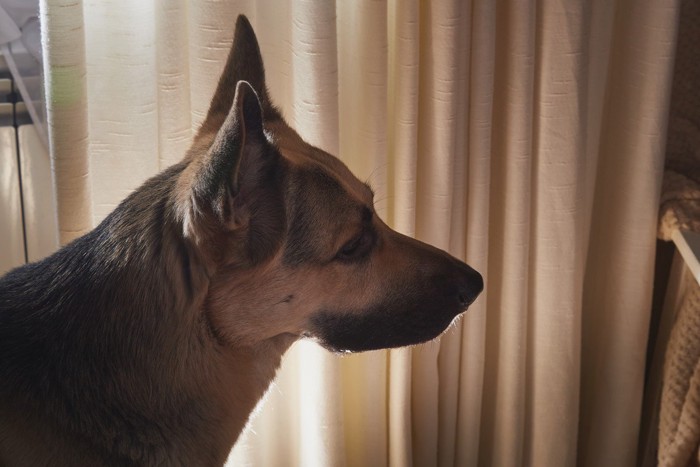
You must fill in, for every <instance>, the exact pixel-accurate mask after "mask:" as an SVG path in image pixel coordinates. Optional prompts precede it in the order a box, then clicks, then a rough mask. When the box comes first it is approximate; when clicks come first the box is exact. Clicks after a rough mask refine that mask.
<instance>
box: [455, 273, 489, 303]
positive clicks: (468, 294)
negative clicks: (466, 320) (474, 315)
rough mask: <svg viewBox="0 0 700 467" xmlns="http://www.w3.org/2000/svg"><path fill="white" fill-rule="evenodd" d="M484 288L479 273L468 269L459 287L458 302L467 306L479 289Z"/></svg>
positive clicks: (472, 301) (477, 294)
mask: <svg viewBox="0 0 700 467" xmlns="http://www.w3.org/2000/svg"><path fill="white" fill-rule="evenodd" d="M482 290H484V279H483V278H482V277H481V274H479V273H478V272H476V271H474V270H473V269H471V268H470V271H469V273H468V275H467V277H466V278H465V280H464V281H463V282H462V285H461V286H460V288H459V303H460V305H462V306H463V307H465V308H466V307H468V306H469V305H471V304H472V303H474V300H476V297H478V296H479V294H480V293H481V291H482Z"/></svg>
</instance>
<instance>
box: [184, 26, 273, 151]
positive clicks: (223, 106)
mask: <svg viewBox="0 0 700 467" xmlns="http://www.w3.org/2000/svg"><path fill="white" fill-rule="evenodd" d="M239 81H246V82H248V83H249V84H250V86H252V88H253V89H254V90H255V92H256V94H257V96H258V99H259V102H260V107H261V109H262V116H263V118H264V119H265V120H274V119H278V118H281V117H280V113H279V111H278V110H277V108H275V107H274V105H273V104H272V102H271V101H270V98H269V95H268V92H267V86H266V84H265V68H264V66H263V60H262V56H261V54H260V47H259V46H258V40H257V38H256V37H255V32H254V31H253V27H252V26H251V25H250V22H249V21H248V18H246V17H245V16H244V15H240V16H239V17H238V20H237V21H236V31H235V33H234V35H233V45H232V46H231V51H230V52H229V55H228V59H227V61H226V66H225V67H224V71H223V72H222V74H221V77H220V78H219V84H218V85H217V87H216V92H215V93H214V97H213V98H212V100H211V104H210V106H209V111H208V113H207V116H206V118H205V119H204V122H203V123H202V126H201V127H200V130H199V132H198V134H197V136H196V137H195V141H196V140H198V139H199V138H200V137H202V136H203V135H205V134H210V133H212V132H215V131H217V129H218V128H219V127H220V126H221V125H222V123H223V122H224V120H225V119H226V116H227V114H228V113H229V110H230V109H231V105H232V102H233V99H234V95H235V90H236V86H237V83H238V82H239Z"/></svg>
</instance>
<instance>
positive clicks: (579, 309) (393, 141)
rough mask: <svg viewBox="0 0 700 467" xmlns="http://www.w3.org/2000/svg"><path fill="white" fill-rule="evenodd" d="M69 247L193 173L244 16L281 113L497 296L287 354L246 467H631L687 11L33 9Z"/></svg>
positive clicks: (401, 226)
mask: <svg viewBox="0 0 700 467" xmlns="http://www.w3.org/2000/svg"><path fill="white" fill-rule="evenodd" d="M41 8H42V20H43V25H42V27H43V33H44V41H43V45H44V56H45V57H46V64H45V69H46V73H45V74H46V76H47V85H46V86H47V96H48V106H49V118H48V121H49V125H50V139H51V152H52V157H53V166H54V171H55V177H56V181H57V197H58V198H57V199H58V214H59V224H60V230H61V241H62V243H66V242H67V241H69V240H70V239H72V238H74V237H75V236H77V235H78V234H80V233H82V232H85V231H86V230H87V229H89V228H90V226H92V225H94V224H96V223H97V222H99V221H100V220H101V219H102V218H103V217H104V216H105V215H106V214H107V213H108V212H109V211H110V210H111V209H112V208H113V207H114V206H115V205H116V204H117V203H118V202H119V201H120V200H121V199H123V198H124V197H125V196H126V195H127V194H128V193H129V192H130V191H131V190H133V189H134V188H135V187H136V186H138V185H139V184H140V183H141V182H143V180H145V179H146V178H147V177H149V176H150V175H152V174H154V173H156V172H157V171H159V170H161V169H163V168H165V167H167V166H168V165H170V164H171V163H173V162H175V161H177V160H179V158H180V157H181V156H182V155H183V153H184V151H185V150H186V148H187V145H188V144H189V141H190V139H191V137H192V134H193V133H192V130H193V129H196V128H197V125H198V124H199V122H201V121H202V119H203V117H204V115H205V113H206V111H207V108H208V105H209V100H210V98H211V95H212V94H213V90H214V88H215V86H216V84H217V79H218V76H219V73H220V72H221V69H222V68H223V64H224V62H225V58H226V54H227V53H228V50H229V47H230V41H231V38H232V35H233V25H234V23H235V18H236V16H237V15H238V14H240V13H244V14H246V15H248V17H249V19H250V20H251V22H252V24H253V26H254V28H255V31H256V34H257V36H258V39H259V41H260V46H261V50H262V54H263V57H264V60H265V66H266V72H267V81H268V86H269V88H270V93H271V96H272V99H273V101H274V102H275V103H276V104H278V106H279V107H280V108H281V109H282V111H283V114H284V115H285V118H286V119H287V120H288V121H289V123H290V124H291V125H292V126H294V127H296V128H297V129H298V131H299V133H300V134H301V135H302V136H303V137H304V138H305V139H306V140H307V141H309V142H310V143H312V144H315V145H318V146H320V147H321V148H323V149H325V150H327V151H329V152H331V153H334V154H336V155H337V156H339V157H340V158H341V159H342V160H343V161H344V162H345V163H346V164H348V166H349V167H350V168H351V169H352V170H353V171H354V172H355V173H356V174H357V175H358V177H359V178H361V179H364V180H367V181H369V182H370V183H371V184H372V185H373V187H374V188H375V191H376V193H377V210H378V212H379V213H380V215H381V216H382V217H383V218H384V219H385V220H386V221H387V222H388V223H389V224H390V225H391V226H392V227H394V228H396V229H397V230H399V231H401V232H402V233H405V234H408V235H412V236H415V237H417V238H419V239H421V240H423V241H427V242H429V243H431V244H433V245H435V246H438V247H440V248H443V249H446V250H448V251H450V252H451V253H452V254H454V255H455V256H458V257H460V258H462V259H465V260H466V261H467V262H468V263H469V264H470V265H472V266H473V267H474V268H475V269H477V270H479V271H480V272H481V273H482V274H483V275H484V278H485V283H486V289H485V291H484V293H483V294H482V296H481V297H480V298H479V299H478V300H477V302H476V303H475V304H474V305H473V306H472V307H471V308H470V310H469V311H468V312H467V314H466V315H465V317H464V318H462V319H461V320H460V321H458V322H457V323H456V324H455V325H454V326H453V327H452V328H451V329H450V330H448V331H447V333H446V334H445V335H444V336H443V337H442V338H441V339H440V340H439V341H435V342H431V343H428V344H425V345H422V346H416V347H413V348H410V349H400V350H392V351H378V352H371V353H366V354H360V355H352V356H347V357H342V358H341V357H338V356H334V355H331V354H329V353H327V352H326V351H324V350H322V349H320V348H319V347H318V346H316V345H315V344H313V343H310V342H301V343H299V344H296V345H295V346H294V347H293V348H292V350H291V351H290V352H288V354H287V355H286V356H285V358H284V361H283V366H282V369H281V370H280V372H279V375H278V378H277V379H276V381H275V383H274V384H273V386H272V387H271V389H270V390H269V391H268V394H267V395H266V398H265V403H264V404H262V405H261V407H260V408H259V410H258V411H257V413H256V414H255V415H254V416H253V420H252V421H251V423H250V426H249V427H248V429H247V430H246V432H245V433H244V435H243V436H242V437H241V439H240V440H239V442H238V443H237V445H236V447H235V448H234V450H233V452H232V454H231V457H230V459H229V463H230V465H255V466H282V465H284V466H289V465H304V466H306V465H324V466H326V465H327V466H342V465H348V466H355V465H357V466H359V465H362V466H385V465H390V466H393V467H396V466H410V465H414V466H430V465H440V466H457V465H459V466H474V465H480V466H496V465H497V466H521V465H533V466H538V467H540V466H544V467H547V466H551V467H559V466H572V467H573V466H575V465H586V466H588V465H590V466H611V467H612V466H615V467H617V466H633V465H635V454H636V443H637V431H638V429H639V417H640V412H641V395H642V391H643V375H644V356H645V351H646V339H647V330H648V321H649V312H650V305H651V279H652V273H653V258H654V256H653V255H654V245H655V226H656V215H657V208H658V196H659V188H660V175H661V168H662V166H663V150H664V147H663V145H664V142H665V125H666V118H667V109H668V101H669V93H670V84H671V71H672V68H673V67H672V65H673V55H674V46H675V35H676V28H677V15H678V2H677V1H676V0H673V1H662V0H642V1H631V0H616V1H603V0H594V1H592V2H584V1H573V2H560V1H554V0H528V1H525V2H523V1H515V0H510V1H503V2H491V1H487V0H471V1H459V0H441V1H434V2H429V1H420V0H406V1H404V0H401V1H399V0H386V1H370V0H359V1H352V2H351V1H337V2H327V1H321V0H298V1H273V0H258V1H255V0H237V1H232V2H219V1H213V0H198V1H196V2H187V1H185V0H172V1H171V0H168V1H165V0H151V1H146V2H143V1H140V0H139V1H137V0H130V1H121V0H120V1H117V0H101V1H97V0H78V1H75V0H71V1H70V2H67V1H64V0H42V3H41Z"/></svg>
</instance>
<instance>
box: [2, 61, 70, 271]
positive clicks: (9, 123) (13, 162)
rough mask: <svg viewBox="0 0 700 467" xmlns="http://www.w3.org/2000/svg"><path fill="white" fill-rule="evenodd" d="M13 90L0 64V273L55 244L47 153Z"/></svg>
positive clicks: (39, 255)
mask: <svg viewBox="0 0 700 467" xmlns="http://www.w3.org/2000/svg"><path fill="white" fill-rule="evenodd" d="M0 60H2V59H1V58H0ZM19 95H20V94H19V92H17V90H16V88H15V84H14V82H13V80H12V78H11V77H10V75H9V73H5V72H3V70H2V63H0V274H3V273H5V272H7V271H8V270H10V269H12V268H13V267H16V266H19V265H21V264H24V263H25V262H27V261H36V260H38V259H41V258H43V257H45V256H46V255H48V254H50V253H52V252H53V251H55V250H56V249H57V248H58V228H57V222H56V209H55V195H54V188H53V180H52V175H51V161H50V159H49V153H48V151H47V149H46V147H45V144H44V142H43V141H42V138H41V136H40V133H39V132H37V130H36V127H35V126H34V125H33V124H32V123H31V119H30V118H29V112H28V111H27V108H26V106H25V104H24V102H22V101H21V99H20V97H19Z"/></svg>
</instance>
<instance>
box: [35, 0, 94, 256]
mask: <svg viewBox="0 0 700 467" xmlns="http://www.w3.org/2000/svg"><path fill="white" fill-rule="evenodd" d="M40 7H41V28H42V47H43V48H44V50H45V51H46V52H45V53H44V76H45V89H46V104H47V106H48V109H49V111H48V112H47V116H46V120H47V124H48V129H49V138H50V140H51V151H52V155H53V157H52V159H51V163H52V170H53V172H54V180H55V183H56V203H57V209H58V213H57V215H58V230H59V241H60V243H61V244H62V245H63V244H66V243H68V242H70V241H71V240H73V239H75V238H77V237H79V236H81V235H82V234H84V233H86V232H88V231H89V230H90V229H91V228H92V226H93V219H92V212H93V198H92V190H91V188H92V186H91V183H90V181H91V172H90V159H89V157H88V113H87V111H86V108H87V102H88V90H87V87H88V86H87V77H86V64H85V21H84V17H83V5H82V3H80V2H74V1H73V0H64V1H54V0H41V3H40ZM56 154H60V157H56Z"/></svg>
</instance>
